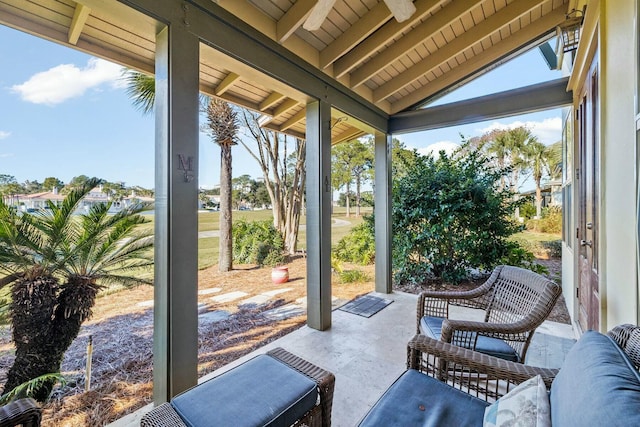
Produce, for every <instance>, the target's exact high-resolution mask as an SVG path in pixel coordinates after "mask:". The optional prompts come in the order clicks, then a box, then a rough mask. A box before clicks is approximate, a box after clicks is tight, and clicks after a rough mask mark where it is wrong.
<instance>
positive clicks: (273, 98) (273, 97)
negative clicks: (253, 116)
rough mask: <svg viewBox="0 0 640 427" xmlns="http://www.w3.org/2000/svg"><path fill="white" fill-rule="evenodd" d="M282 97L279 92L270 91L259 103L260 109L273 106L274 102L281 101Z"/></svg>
mask: <svg viewBox="0 0 640 427" xmlns="http://www.w3.org/2000/svg"><path fill="white" fill-rule="evenodd" d="M284 97H285V96H284V95H283V94H281V93H279V92H272V93H271V94H270V95H269V96H267V97H266V98H265V99H264V101H262V102H261V103H260V111H262V112H264V110H266V109H267V108H270V107H273V106H274V105H275V104H277V103H278V102H280V101H282V99H283V98H284Z"/></svg>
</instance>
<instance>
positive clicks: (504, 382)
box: [407, 334, 559, 401]
mask: <svg viewBox="0 0 640 427" xmlns="http://www.w3.org/2000/svg"><path fill="white" fill-rule="evenodd" d="M407 367H408V368H409V369H416V370H418V371H420V372H423V373H425V374H427V375H429V376H433V377H435V378H438V379H440V380H442V381H445V382H447V383H449V384H450V385H452V386H454V387H456V388H459V389H461V390H463V391H466V392H467V393H470V394H474V395H476V396H478V397H480V398H484V399H485V400H488V401H489V400H491V399H497V398H499V397H500V396H502V395H504V394H506V393H507V392H508V391H509V389H510V387H511V386H515V385H517V384H520V383H522V382H524V381H526V380H528V379H529V378H531V377H534V376H536V375H540V376H541V377H542V379H543V380H544V382H545V384H546V386H547V388H550V387H551V383H552V381H553V379H554V378H555V376H556V375H557V373H558V372H559V369H547V368H539V367H535V366H528V365H523V364H522V363H516V362H511V361H508V360H504V359H500V358H497V357H493V356H489V355H487V354H483V353H478V352H477V351H473V350H470V349H467V348H463V347H459V346H456V345H452V344H449V343H446V342H443V341H440V340H436V339H433V338H430V337H428V336H425V335H421V334H417V335H415V336H414V337H413V338H412V339H411V340H410V341H409V343H408V344H407ZM473 381H476V382H475V383H474V382H473Z"/></svg>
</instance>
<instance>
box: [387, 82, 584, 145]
mask: <svg viewBox="0 0 640 427" xmlns="http://www.w3.org/2000/svg"><path fill="white" fill-rule="evenodd" d="M568 81H569V78H568V77H564V78H561V79H557V80H552V81H549V82H544V83H538V84H535V85H531V86H526V87H521V88H518V89H511V90H507V91H504V92H499V93H494V94H492V95H487V96H481V97H478V98H473V99H467V100H465V101H460V102H454V103H451V104H445V105H438V106H436V107H430V108H424V109H421V110H415V111H406V112H403V113H398V114H395V115H393V116H391V117H390V118H389V132H390V133H393V134H396V133H407V132H420V131H425V130H433V129H441V128H446V127H450V126H460V125H466V124H469V123H477V122H482V121H485V120H493V119H501V118H503V117H510V116H515V115H518V114H525V113H533V112H536V111H542V110H548V109H550V108H558V107H564V106H567V105H571V103H572V102H573V93H572V92H571V91H569V92H567V82H568Z"/></svg>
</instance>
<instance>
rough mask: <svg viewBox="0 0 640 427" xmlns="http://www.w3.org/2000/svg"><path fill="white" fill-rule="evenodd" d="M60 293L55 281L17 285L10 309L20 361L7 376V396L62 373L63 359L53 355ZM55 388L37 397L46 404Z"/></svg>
mask: <svg viewBox="0 0 640 427" xmlns="http://www.w3.org/2000/svg"><path fill="white" fill-rule="evenodd" d="M57 292H58V282H57V280H56V279H54V278H53V277H46V276H45V277H36V278H35V279H33V280H27V279H20V280H18V281H17V282H15V283H14V285H13V287H12V302H11V305H10V308H11V323H12V327H13V342H14V343H15V346H16V358H15V360H14V362H13V365H12V366H11V368H10V369H9V372H8V373H7V381H6V383H5V385H4V393H7V392H9V391H11V390H12V389H14V388H15V387H17V386H19V385H20V384H22V383H24V382H27V381H30V380H32V379H34V378H37V377H39V376H41V375H44V374H49V373H53V372H59V371H60V363H61V362H62V355H59V354H55V353H57V352H54V351H53V350H54V345H53V342H54V341H55V340H56V339H57V337H56V335H55V334H54V333H53V325H52V319H53V318H54V312H55V306H56V304H57V300H56V294H57ZM63 354H64V352H63ZM52 388H53V384H50V385H49V386H48V387H46V386H45V387H42V388H40V389H38V390H36V392H35V394H34V397H35V398H36V400H38V401H40V402H44V401H45V400H46V399H47V397H49V394H50V392H51V389H52Z"/></svg>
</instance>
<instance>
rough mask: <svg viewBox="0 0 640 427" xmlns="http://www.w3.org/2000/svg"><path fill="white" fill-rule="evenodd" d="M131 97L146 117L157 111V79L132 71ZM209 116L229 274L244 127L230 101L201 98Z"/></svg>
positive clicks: (222, 263) (223, 263) (222, 262)
mask: <svg viewBox="0 0 640 427" xmlns="http://www.w3.org/2000/svg"><path fill="white" fill-rule="evenodd" d="M124 79H125V81H126V84H127V94H128V95H129V97H130V98H131V100H132V101H133V105H134V106H136V107H138V108H139V109H140V110H141V111H142V113H143V114H147V113H150V112H151V111H153V105H154V102H155V79H154V78H153V77H151V76H147V75H146V74H142V73H139V72H137V71H133V70H128V71H126V72H125V74H124ZM200 102H201V104H204V105H206V107H205V108H203V110H204V112H205V113H206V114H207V127H206V129H205V130H206V131H207V133H209V135H210V136H211V138H212V139H213V142H215V143H216V144H218V145H219V146H220V255H219V260H218V269H219V270H220V271H229V270H231V269H232V268H233V249H232V237H231V227H232V223H231V222H232V215H231V208H232V206H231V193H232V188H231V159H232V156H231V147H232V146H234V145H236V144H237V135H238V130H239V127H240V124H239V121H238V118H237V112H236V111H235V110H234V109H233V108H232V107H231V105H230V104H229V103H227V102H224V101H221V100H218V99H214V98H211V99H209V98H207V97H205V96H201V97H200Z"/></svg>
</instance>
